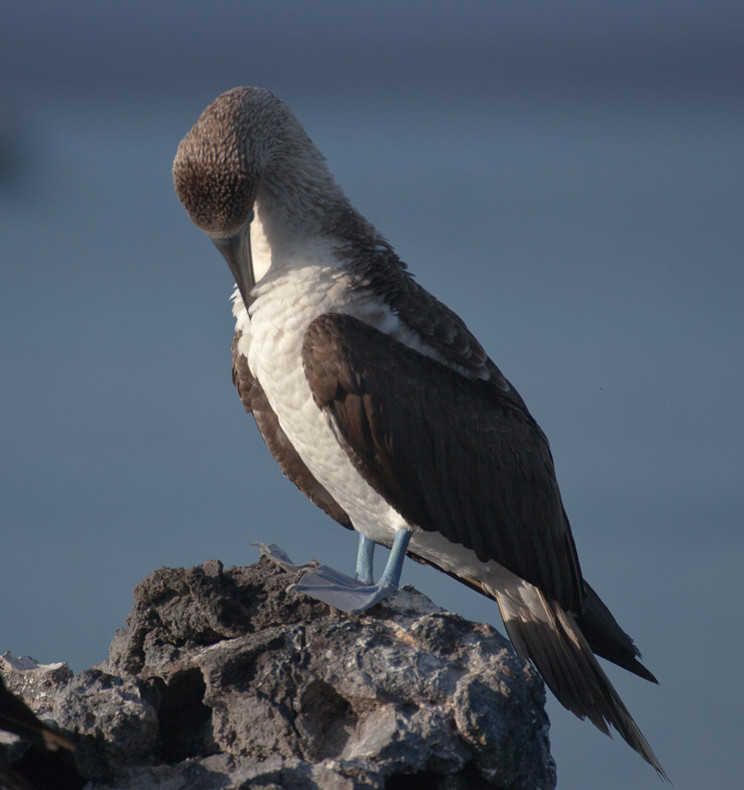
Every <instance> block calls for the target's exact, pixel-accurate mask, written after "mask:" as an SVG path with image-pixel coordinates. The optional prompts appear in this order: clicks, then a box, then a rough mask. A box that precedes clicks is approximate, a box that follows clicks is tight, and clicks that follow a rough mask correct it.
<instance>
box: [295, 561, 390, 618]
mask: <svg viewBox="0 0 744 790" xmlns="http://www.w3.org/2000/svg"><path fill="white" fill-rule="evenodd" d="M396 589H397V585H395V586H394V585H392V584H389V583H387V582H385V581H384V578H383V579H380V583H379V584H372V583H369V582H365V581H360V580H359V579H354V578H352V577H351V576H347V575H346V574H345V573H341V572H340V571H337V570H334V569H333V568H330V567H328V566H327V565H318V566H317V567H316V568H314V569H313V570H311V571H310V572H309V573H306V574H305V575H304V576H303V577H302V579H300V581H299V582H297V583H296V584H291V585H290V586H289V587H287V590H288V591H289V590H293V591H294V592H301V593H304V594H305V595H309V596H311V597H312V598H316V599H317V600H319V601H323V603H327V604H328V605H329V606H333V607H334V608H335V609H340V610H341V611H342V612H348V613H349V614H359V613H360V612H364V611H366V610H367V609H369V608H370V607H371V606H374V605H375V604H376V603H379V602H380V601H381V600H382V599H383V598H385V597H386V596H388V595H390V593H392V592H395V590H396Z"/></svg>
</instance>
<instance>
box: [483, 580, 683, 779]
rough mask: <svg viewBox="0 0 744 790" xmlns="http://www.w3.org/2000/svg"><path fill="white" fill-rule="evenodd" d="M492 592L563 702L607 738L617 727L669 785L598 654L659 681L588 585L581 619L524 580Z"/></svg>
mask: <svg viewBox="0 0 744 790" xmlns="http://www.w3.org/2000/svg"><path fill="white" fill-rule="evenodd" d="M489 593H490V594H491V595H492V596H493V597H494V598H495V599H496V601H497V603H498V605H499V609H500V610H501V616H502V617H503V618H504V624H505V626H506V630H507V633H508V634H509V638H510V639H511V641H512V643H513V645H514V649H515V650H516V651H517V653H518V654H519V655H520V656H521V657H522V658H523V659H531V660H532V661H533V663H534V664H535V666H536V667H537V670H538V672H539V673H540V674H541V675H542V677H543V679H544V680H545V683H546V684H547V685H548V687H549V688H550V690H551V691H552V692H553V694H555V696H556V697H557V698H558V701H559V702H560V703H561V704H562V705H563V706H564V707H566V708H568V710H570V711H571V712H572V713H575V714H576V715H577V716H578V717H579V718H580V719H585V718H587V719H589V721H591V722H592V724H594V725H595V726H596V727H597V728H599V729H600V730H601V731H602V732H604V733H605V734H607V735H609V734H610V730H609V727H610V726H612V727H614V728H615V729H616V730H617V731H618V732H619V733H620V735H622V737H623V738H624V739H625V741H626V742H627V743H628V744H629V745H630V746H631V747H632V748H633V749H635V750H636V751H637V752H638V753H639V754H640V755H641V757H643V758H644V759H645V760H646V761H647V762H648V763H649V764H650V765H652V766H653V767H654V768H655V769H656V771H657V772H658V774H659V776H660V777H661V778H662V779H664V780H666V781H667V782H669V777H668V776H667V775H666V773H665V772H664V769H663V768H662V767H661V765H660V764H659V761H658V760H657V759H656V757H655V755H654V753H653V751H652V750H651V747H650V746H649V744H648V741H646V739H645V738H644V737H643V733H641V731H640V730H639V729H638V725H636V723H635V722H634V721H633V717H632V716H631V715H630V713H629V712H628V709H627V708H626V707H625V705H624V704H623V701H622V700H621V699H620V697H619V695H618V693H617V691H615V689H614V688H613V686H612V684H611V683H610V680H609V678H608V677H607V675H605V673H604V671H603V670H602V667H600V665H599V662H598V661H597V659H596V658H595V656H594V652H595V651H596V652H597V654H598V655H602V656H604V657H606V658H609V659H610V660H611V661H614V662H615V663H617V664H619V665H620V666H622V667H625V668H626V669H628V670H630V671H631V672H634V673H635V674H637V675H640V676H641V677H644V678H646V679H648V680H651V681H654V682H656V679H655V678H654V676H653V675H652V674H651V673H650V672H649V671H648V670H647V669H646V668H645V667H644V666H643V665H642V664H641V663H640V662H639V661H638V660H637V656H638V655H639V654H638V651H637V649H636V647H635V645H634V644H633V641H632V640H631V639H630V637H629V636H628V635H627V634H626V633H625V632H624V631H623V630H622V629H621V628H620V626H619V625H618V624H617V622H616V621H615V619H614V617H612V615H611V614H610V612H609V610H608V609H607V607H606V606H605V605H604V604H603V603H602V601H601V600H600V599H599V596H598V595H597V594H596V593H595V592H594V591H593V590H592V589H591V587H589V586H588V585H587V586H586V611H585V613H584V614H582V615H581V616H580V617H579V618H575V617H574V616H573V615H572V614H571V613H569V612H566V611H564V610H563V609H562V608H561V607H560V606H559V605H558V604H557V603H556V602H555V601H550V600H549V599H548V598H547V597H546V596H545V595H544V593H543V592H542V591H541V590H539V589H538V588H537V587H535V586H533V585H531V584H528V583H527V582H524V581H522V580H521V579H520V580H519V584H517V585H513V586H510V589H507V590H493V589H489ZM584 629H586V632H585V633H582V631H583V630H584Z"/></svg>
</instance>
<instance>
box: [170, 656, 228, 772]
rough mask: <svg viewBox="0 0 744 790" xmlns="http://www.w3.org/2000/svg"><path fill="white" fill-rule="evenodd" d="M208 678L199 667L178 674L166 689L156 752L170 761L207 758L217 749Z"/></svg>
mask: <svg viewBox="0 0 744 790" xmlns="http://www.w3.org/2000/svg"><path fill="white" fill-rule="evenodd" d="M205 691H206V686H205V685H204V678H203V677H202V673H201V671H200V670H199V669H198V668H194V669H188V670H186V671H185V672H180V673H178V674H177V675H175V676H174V677H173V678H172V679H171V681H170V682H169V683H168V684H167V685H166V686H165V688H164V689H163V691H162V695H163V696H162V701H161V703H160V707H159V709H158V721H159V729H160V738H159V741H158V747H157V749H156V755H157V756H158V757H159V758H160V759H161V760H163V762H166V763H178V762H180V761H181V760H185V759H187V758H189V757H204V756H206V755H208V754H212V753H214V751H215V747H214V744H213V742H212V737H211V729H212V726H211V725H212V710H211V708H209V707H208V706H207V705H205V704H204V692H205Z"/></svg>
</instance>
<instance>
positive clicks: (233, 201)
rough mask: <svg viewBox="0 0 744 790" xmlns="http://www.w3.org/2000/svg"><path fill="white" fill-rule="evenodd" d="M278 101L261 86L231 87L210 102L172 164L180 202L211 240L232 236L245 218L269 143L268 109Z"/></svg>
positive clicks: (256, 186) (278, 104)
mask: <svg viewBox="0 0 744 790" xmlns="http://www.w3.org/2000/svg"><path fill="white" fill-rule="evenodd" d="M272 105H274V106H275V109H278V107H279V106H281V105H282V103H281V102H280V101H279V100H278V99H277V98H276V97H275V96H273V95H272V94H271V93H269V92H268V91H265V90H262V89H260V88H233V89H232V90H230V91H227V92H226V93H223V94H222V95H221V96H218V97H217V98H216V99H215V100H214V101H212V102H211V103H210V104H209V106H208V107H207V108H206V109H205V110H204V112H203V113H202V114H201V115H200V116H199V119H198V120H197V122H196V123H195V124H194V125H193V127H192V128H191V130H190V131H189V133H188V134H187V135H186V137H184V138H183V140H182V141H181V143H180V145H179V146H178V151H177V153H176V158H175V160H174V162H173V182H174V185H175V188H176V194H177V195H178V199H179V200H180V201H181V203H182V204H183V206H184V208H185V209H186V211H187V212H188V215H189V217H190V218H191V220H192V222H193V223H194V224H195V225H196V226H197V227H198V228H200V229H201V230H203V231H204V232H205V233H207V234H209V236H210V237H224V236H230V235H233V234H235V233H236V232H237V231H238V230H239V229H240V227H241V226H242V225H243V224H244V223H245V222H246V220H247V219H248V217H249V215H250V212H251V210H252V207H253V202H254V200H255V197H256V192H257V190H258V186H259V183H258V182H259V180H260V174H261V170H262V168H263V165H264V160H265V159H266V154H267V152H268V149H270V148H271V139H270V138H268V139H267V138H266V135H265V133H264V132H263V129H264V128H265V124H264V123H263V119H264V116H265V115H266V109H268V108H270V107H271V106H272Z"/></svg>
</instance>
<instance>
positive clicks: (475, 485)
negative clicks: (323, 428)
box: [303, 314, 583, 612]
mask: <svg viewBox="0 0 744 790" xmlns="http://www.w3.org/2000/svg"><path fill="white" fill-rule="evenodd" d="M303 364H304V366H305V374H306V376H307V379H308V381H309V383H310V387H311V389H312V391H313V395H314V397H315V400H316V402H317V403H318V405H319V406H320V407H321V408H322V409H324V410H326V411H327V412H329V413H330V414H331V415H332V417H333V420H334V422H335V425H336V427H337V430H338V434H339V436H340V438H341V440H342V443H343V444H344V446H345V448H346V450H347V452H348V453H349V456H350V458H351V460H352V462H353V463H354V464H355V466H356V467H357V469H359V471H360V472H361V473H362V474H363V475H364V477H365V478H366V479H367V480H368V482H369V483H370V484H371V485H372V486H373V487H374V488H375V490H376V491H378V492H379V493H380V494H381V495H382V496H384V497H385V499H387V500H388V502H390V503H391V504H392V505H393V506H394V507H395V508H396V510H398V512H400V513H401V514H402V515H403V516H404V517H405V518H406V519H407V520H408V521H409V522H411V523H413V524H416V525H418V526H419V527H421V528H422V529H423V530H429V531H437V532H440V533H441V534H442V535H444V536H445V537H446V538H447V539H449V540H450V541H452V542H455V543H459V544H461V545H463V546H465V547H466V548H469V549H472V550H474V551H475V552H476V554H477V556H478V558H479V559H481V560H483V561H486V560H489V559H494V560H497V561H498V562H499V563H501V564H502V565H504V566H505V567H506V568H508V569H509V570H511V571H512V572H513V573H515V574H517V575H518V576H520V577H521V578H523V579H526V580H527V581H529V582H531V583H532V584H534V585H535V586H537V587H539V588H540V589H542V590H543V591H544V592H545V593H546V594H547V595H548V596H549V597H550V598H552V599H555V600H556V601H558V602H559V603H560V604H561V605H562V606H563V607H564V608H566V609H569V610H571V611H576V612H580V611H581V609H582V594H583V586H582V579H581V572H580V569H579V562H578V558H577V556H576V549H575V547H574V543H573V538H572V536H571V530H570V526H569V523H568V520H567V519H566V516H565V514H564V512H563V507H562V504H561V498H560V493H559V491H558V485H557V483H556V480H555V474H554V471H553V462H552V458H551V455H550V450H549V448H548V444H547V440H546V439H545V436H544V434H543V433H542V431H541V430H540V429H539V427H538V426H537V424H536V423H535V421H534V420H533V419H532V417H531V416H530V414H529V412H528V411H527V409H526V407H525V406H524V403H523V402H522V400H521V398H520V397H519V395H518V394H517V393H516V392H515V391H514V390H513V389H512V388H510V387H507V388H506V389H503V388H502V386H501V382H500V381H498V380H493V379H492V380H489V381H484V380H478V379H471V378H466V377H465V376H463V375H461V374H459V373H458V372H456V371H454V370H452V369H451V368H448V367H447V366H445V365H443V364H440V363H439V362H437V361H435V360H433V359H430V358H428V357H425V356H423V355H422V354H419V353H418V352H416V351H414V350H413V349H411V348H409V347H407V346H405V345H403V344H402V343H399V342H397V341H396V340H394V339H393V338H391V337H390V336H388V335H385V334H383V333H382V332H379V331H378V330H376V329H374V328H373V327H371V326H369V325H367V324H365V323H363V322H361V321H359V320H358V319H355V318H353V317H351V316H347V315H334V314H327V315H323V316H320V317H319V318H317V319H316V320H315V321H313V323H312V324H311V325H310V327H309V328H308V330H307V333H306V335H305V341H304V345H303Z"/></svg>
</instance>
